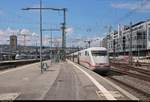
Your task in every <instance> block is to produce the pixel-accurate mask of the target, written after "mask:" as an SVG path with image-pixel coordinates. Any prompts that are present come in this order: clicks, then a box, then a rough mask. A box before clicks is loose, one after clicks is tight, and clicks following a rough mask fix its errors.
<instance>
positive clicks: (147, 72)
mask: <svg viewBox="0 0 150 102" xmlns="http://www.w3.org/2000/svg"><path fill="white" fill-rule="evenodd" d="M111 66H113V67H115V68H118V69H124V71H136V72H138V73H139V74H141V75H145V76H150V70H145V69H141V68H138V67H133V66H129V65H126V64H120V63H111Z"/></svg>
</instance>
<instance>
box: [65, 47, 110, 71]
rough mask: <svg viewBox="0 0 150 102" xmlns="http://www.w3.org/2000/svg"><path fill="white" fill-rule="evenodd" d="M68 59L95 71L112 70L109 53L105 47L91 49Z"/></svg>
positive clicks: (79, 52)
mask: <svg viewBox="0 0 150 102" xmlns="http://www.w3.org/2000/svg"><path fill="white" fill-rule="evenodd" d="M67 57H68V58H69V59H72V60H73V61H75V62H78V63H79V64H81V65H83V66H85V67H87V68H89V69H90V70H93V71H99V72H108V71H109V69H110V63H109V56H108V52H107V49H106V48H104V47H91V48H88V49H84V50H81V51H78V52H75V53H72V54H70V55H68V56H67Z"/></svg>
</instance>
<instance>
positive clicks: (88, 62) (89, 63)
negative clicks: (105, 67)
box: [80, 60, 96, 67]
mask: <svg viewBox="0 0 150 102" xmlns="http://www.w3.org/2000/svg"><path fill="white" fill-rule="evenodd" d="M80 61H81V62H83V63H87V64H88V65H89V66H91V67H96V66H94V65H92V64H91V63H90V62H88V61H83V60H80Z"/></svg>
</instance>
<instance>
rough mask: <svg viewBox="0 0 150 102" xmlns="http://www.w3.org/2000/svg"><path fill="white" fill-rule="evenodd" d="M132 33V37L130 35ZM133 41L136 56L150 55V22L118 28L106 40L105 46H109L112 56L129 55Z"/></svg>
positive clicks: (104, 40)
mask: <svg viewBox="0 0 150 102" xmlns="http://www.w3.org/2000/svg"><path fill="white" fill-rule="evenodd" d="M131 33H132V35H130V34H131ZM130 40H132V48H131V49H132V53H133V55H134V56H146V55H149V54H150V20H146V21H141V22H138V23H136V24H133V25H132V26H130V25H128V26H125V25H124V26H120V25H119V26H118V30H117V31H112V32H110V33H109V34H108V35H107V36H106V37H105V38H104V39H103V43H105V42H107V43H106V44H103V46H106V45H107V48H108V51H109V53H110V55H113V54H115V55H128V54H129V51H130Z"/></svg>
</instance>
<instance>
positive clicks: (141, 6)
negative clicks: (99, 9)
mask: <svg viewBox="0 0 150 102" xmlns="http://www.w3.org/2000/svg"><path fill="white" fill-rule="evenodd" d="M111 7H113V8H119V9H129V10H136V11H137V12H150V2H149V1H148V0H143V1H142V2H135V3H129V2H128V3H113V4H111Z"/></svg>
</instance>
